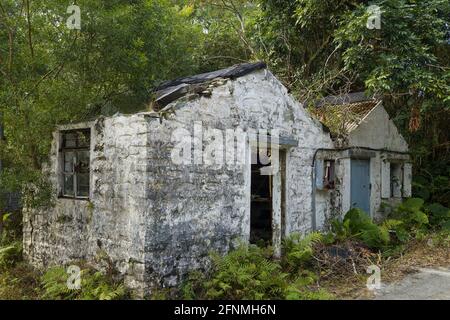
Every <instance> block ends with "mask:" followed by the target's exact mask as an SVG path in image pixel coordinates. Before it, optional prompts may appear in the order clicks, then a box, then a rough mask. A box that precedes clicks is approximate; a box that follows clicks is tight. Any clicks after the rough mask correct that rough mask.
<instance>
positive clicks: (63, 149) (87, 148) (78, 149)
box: [58, 128, 92, 200]
mask: <svg viewBox="0 0 450 320" xmlns="http://www.w3.org/2000/svg"><path fill="white" fill-rule="evenodd" d="M71 133H83V134H85V135H86V134H87V136H88V141H87V143H86V145H81V146H80V145H79V140H78V139H75V140H74V141H75V146H69V147H68V146H66V145H65V143H66V139H65V137H66V135H68V134H71ZM91 137H92V135H91V129H90V128H82V129H71V130H61V131H60V148H59V154H58V159H59V163H60V170H59V171H60V192H59V197H60V198H66V199H76V200H89V198H90V192H91V181H90V180H91V179H90V176H91V172H90V171H91V168H90V159H91ZM82 152H87V153H88V158H89V160H88V168H87V172H80V171H79V170H80V169H77V166H78V163H79V156H80V154H81V153H82ZM68 153H73V161H72V170H71V171H66V162H65V160H66V154H68ZM82 174H83V175H87V176H88V192H87V195H79V194H78V193H79V190H78V189H79V188H78V176H79V175H82ZM67 176H72V179H73V194H68V193H66V192H65V191H66V180H65V178H66V177H67Z"/></svg>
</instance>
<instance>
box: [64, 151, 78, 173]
mask: <svg viewBox="0 0 450 320" xmlns="http://www.w3.org/2000/svg"><path fill="white" fill-rule="evenodd" d="M74 157H75V154H74V153H73V152H65V153H64V172H73V163H74V162H73V161H74Z"/></svg>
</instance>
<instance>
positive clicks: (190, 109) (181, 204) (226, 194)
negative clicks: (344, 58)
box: [24, 70, 332, 291]
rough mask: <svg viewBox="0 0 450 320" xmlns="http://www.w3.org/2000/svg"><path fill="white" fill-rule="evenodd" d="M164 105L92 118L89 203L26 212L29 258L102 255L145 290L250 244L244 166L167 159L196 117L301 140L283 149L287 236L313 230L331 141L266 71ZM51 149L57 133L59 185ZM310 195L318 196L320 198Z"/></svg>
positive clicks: (208, 124)
mask: <svg viewBox="0 0 450 320" xmlns="http://www.w3.org/2000/svg"><path fill="white" fill-rule="evenodd" d="M170 108H171V110H172V111H171V112H170V113H167V114H165V116H164V117H163V118H155V117H154V114H152V113H140V114H136V115H133V116H115V117H112V118H107V119H100V120H97V121H96V122H95V123H94V124H92V126H93V128H94V129H93V133H92V140H93V141H92V147H91V149H92V157H91V175H92V177H91V184H92V192H91V197H90V202H87V201H74V200H67V199H57V200H56V206H55V207H54V208H52V209H46V210H34V211H28V212H27V213H26V214H25V217H24V245H25V246H24V247H25V253H26V256H27V258H28V259H29V260H30V261H31V262H32V263H34V264H36V265H48V264H57V263H67V262H69V261H72V260H74V259H86V260H88V261H95V258H97V260H98V257H99V256H101V255H102V254H103V255H107V256H108V257H109V258H110V259H111V260H112V261H113V262H114V264H115V265H116V267H117V268H118V269H119V271H120V272H121V273H122V274H124V275H125V276H126V279H127V284H128V285H129V286H131V287H135V288H140V290H141V291H142V290H143V289H145V288H150V287H152V286H155V285H156V286H172V285H175V284H177V283H179V282H180V280H181V278H182V277H183V275H185V274H186V272H187V271H189V270H192V269H195V268H203V267H205V266H206V265H207V262H208V254H209V253H210V252H211V251H218V252H221V253H224V252H226V251H228V250H229V249H230V248H232V247H233V246H235V245H236V244H237V242H238V241H242V240H243V241H247V240H248V239H249V236H250V173H249V170H250V166H249V165H246V166H242V167H227V166H223V167H222V168H211V167H206V166H204V165H194V164H192V165H182V166H181V165H176V164H174V163H173V162H172V160H171V151H172V150H173V148H174V146H175V142H174V141H172V139H171V137H172V133H173V132H174V130H175V129H178V128H184V129H186V130H188V131H189V132H193V130H194V129H193V128H194V122H199V121H201V122H202V126H203V127H204V128H212V129H221V130H226V129H233V128H241V129H243V130H244V131H246V130H249V129H268V130H270V129H278V130H280V131H281V135H282V136H288V137H291V138H294V139H296V140H298V143H299V145H298V147H295V148H291V149H289V150H288V151H287V159H286V233H291V232H307V231H309V230H311V225H312V197H311V194H312V184H311V173H312V160H313V155H314V152H315V150H316V149H317V148H321V147H323V148H331V147H332V141H331V139H330V137H329V135H328V134H327V133H325V132H323V130H322V126H321V125H320V124H319V123H318V122H316V121H315V120H313V119H312V118H311V117H310V116H309V115H308V114H307V112H306V111H305V110H304V109H303V107H302V106H301V105H300V104H299V103H297V102H296V101H294V100H293V99H292V98H291V96H290V95H289V94H288V93H287V90H286V88H285V87H283V86H282V85H281V83H280V82H279V81H278V80H277V79H276V78H275V77H274V76H273V75H272V74H271V73H270V72H268V71H265V70H262V71H257V72H254V73H252V74H249V75H246V76H244V77H241V78H238V79H236V80H229V81H228V82H227V83H226V84H224V85H222V86H219V87H217V88H215V89H214V90H213V91H212V95H211V96H210V97H201V98H198V99H194V100H190V99H185V100H179V101H176V102H174V103H172V105H171V106H170ZM206 143H207V142H205V144H206ZM57 150H58V146H57V142H56V139H55V143H54V146H53V149H52V155H51V159H52V161H51V164H50V168H49V171H50V174H51V178H52V181H53V183H54V184H55V187H56V185H57V172H58V171H57V161H56V159H57ZM316 197H317V199H319V202H320V200H321V197H322V195H320V194H319V195H317V196H316ZM321 203H323V201H322V202H321ZM317 210H321V209H320V207H319V208H317ZM62 217H64V218H62Z"/></svg>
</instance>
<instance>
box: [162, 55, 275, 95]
mask: <svg viewBox="0 0 450 320" xmlns="http://www.w3.org/2000/svg"><path fill="white" fill-rule="evenodd" d="M266 68H267V64H266V63H265V62H263V61H259V62H254V63H241V64H237V65H234V66H231V67H229V68H225V69H221V70H217V71H213V72H207V73H202V74H198V75H193V76H189V77H182V78H177V79H175V80H170V81H166V82H163V83H162V84H161V85H160V86H158V87H157V88H156V89H155V91H161V90H165V89H167V88H170V87H176V86H179V85H182V84H198V83H203V82H206V81H210V80H213V79H216V78H227V79H235V78H239V77H242V76H245V75H247V74H249V73H252V72H254V71H256V70H260V69H266Z"/></svg>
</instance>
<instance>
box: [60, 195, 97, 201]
mask: <svg viewBox="0 0 450 320" xmlns="http://www.w3.org/2000/svg"><path fill="white" fill-rule="evenodd" d="M58 199H65V200H78V201H90V199H89V198H75V197H69V196H58Z"/></svg>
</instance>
